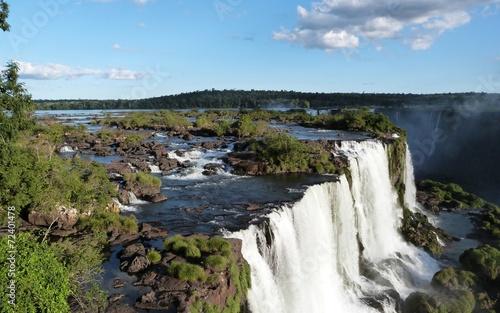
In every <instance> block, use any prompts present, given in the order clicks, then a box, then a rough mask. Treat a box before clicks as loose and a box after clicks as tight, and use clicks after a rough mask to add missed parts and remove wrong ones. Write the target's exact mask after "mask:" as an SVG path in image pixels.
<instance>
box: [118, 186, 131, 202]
mask: <svg viewBox="0 0 500 313" xmlns="http://www.w3.org/2000/svg"><path fill="white" fill-rule="evenodd" d="M118 201H120V203H121V204H123V205H128V204H130V202H129V197H128V191H127V190H123V189H121V190H120V191H119V192H118Z"/></svg>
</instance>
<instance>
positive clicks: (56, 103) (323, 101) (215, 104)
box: [35, 89, 499, 110]
mask: <svg viewBox="0 0 500 313" xmlns="http://www.w3.org/2000/svg"><path fill="white" fill-rule="evenodd" d="M497 99H499V97H498V94H487V93H474V92H469V93H441V94H403V93H392V94H391V93H320V92H300V91H286V90H281V91H272V90H254V89H252V90H234V89H231V90H227V89H226V90H215V89H210V90H209V89H206V90H203V91H193V92H187V93H181V94H176V95H166V96H161V97H154V98H146V99H136V100H126V99H119V100H92V99H78V100H70V99H62V100H35V106H36V109H37V110H110V109H194V108H209V109H210V108H219V109H223V108H248V109H253V108H266V107H288V108H316V109H320V108H345V107H374V106H381V107H407V106H426V105H428V106H439V105H463V104H467V103H476V102H477V101H479V103H481V104H490V105H493V104H495V103H496V101H497Z"/></svg>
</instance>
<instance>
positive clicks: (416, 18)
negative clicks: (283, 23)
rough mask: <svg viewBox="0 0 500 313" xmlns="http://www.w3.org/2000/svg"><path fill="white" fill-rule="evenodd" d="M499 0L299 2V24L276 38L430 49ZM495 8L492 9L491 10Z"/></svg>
mask: <svg viewBox="0 0 500 313" xmlns="http://www.w3.org/2000/svg"><path fill="white" fill-rule="evenodd" d="M499 2H500V0H476V1H470V0H439V1H436V0H419V1H414V0H399V1H396V2H395V1H394V0H364V1H360V0H321V2H313V3H312V4H311V8H310V9H306V8H304V7H302V6H298V7H297V18H298V22H297V26H296V27H295V28H294V29H293V30H288V29H282V30H281V31H278V32H274V33H273V38H274V39H275V40H282V41H290V42H294V43H298V44H300V45H303V46H305V47H307V48H319V49H323V50H327V51H331V50H335V49H339V48H356V47H359V46H360V45H362V44H363V43H367V42H372V43H374V45H375V46H376V47H380V41H382V40H384V39H397V40H402V42H403V43H405V44H407V45H408V46H409V47H410V48H411V49H413V50H425V49H429V48H430V47H431V46H432V44H433V43H434V41H435V40H436V39H437V38H438V37H439V36H440V35H442V34H443V33H444V32H445V31H447V30H451V29H455V28H457V27H460V26H462V25H465V24H467V23H469V22H470V21H471V19H472V16H471V14H472V12H477V11H479V12H480V11H481V10H484V9H485V8H486V7H488V5H491V4H493V3H495V4H496V3H499ZM489 11H491V10H489Z"/></svg>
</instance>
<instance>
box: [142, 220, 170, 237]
mask: <svg viewBox="0 0 500 313" xmlns="http://www.w3.org/2000/svg"><path fill="white" fill-rule="evenodd" d="M167 235H168V231H167V230H165V229H161V228H157V227H153V226H152V225H151V224H148V223H142V225H141V236H142V238H143V239H148V240H150V239H156V238H165V237H167Z"/></svg>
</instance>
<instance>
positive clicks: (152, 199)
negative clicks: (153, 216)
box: [147, 193, 168, 203]
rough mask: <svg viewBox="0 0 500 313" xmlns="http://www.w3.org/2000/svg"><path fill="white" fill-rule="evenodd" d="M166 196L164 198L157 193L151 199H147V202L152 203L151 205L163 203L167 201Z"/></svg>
mask: <svg viewBox="0 0 500 313" xmlns="http://www.w3.org/2000/svg"><path fill="white" fill-rule="evenodd" d="M167 199H168V198H167V196H165V195H164V194H162V193H157V194H156V195H154V196H153V197H151V198H149V200H147V201H149V202H153V203H158V202H163V201H167Z"/></svg>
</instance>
